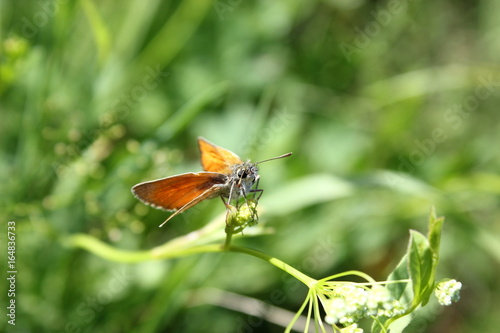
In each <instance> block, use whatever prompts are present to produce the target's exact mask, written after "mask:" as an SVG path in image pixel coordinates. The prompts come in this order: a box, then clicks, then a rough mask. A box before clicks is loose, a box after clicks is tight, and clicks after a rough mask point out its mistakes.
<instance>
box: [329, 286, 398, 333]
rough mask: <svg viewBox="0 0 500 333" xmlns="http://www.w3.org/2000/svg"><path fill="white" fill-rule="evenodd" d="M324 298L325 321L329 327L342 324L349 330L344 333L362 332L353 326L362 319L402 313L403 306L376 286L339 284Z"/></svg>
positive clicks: (385, 289)
mask: <svg viewBox="0 0 500 333" xmlns="http://www.w3.org/2000/svg"><path fill="white" fill-rule="evenodd" d="M326 296H328V299H327V300H326V304H324V307H325V311H326V317H325V321H326V322H327V323H328V324H329V325H334V324H342V325H343V326H346V327H345V329H351V330H349V331H346V332H355V333H358V332H362V330H361V329H360V328H357V326H356V327H353V324H354V323H356V322H357V321H358V320H360V319H361V318H363V317H369V316H385V317H393V316H395V315H398V314H401V313H404V308H403V306H402V305H401V304H400V303H399V301H397V300H394V299H392V297H391V295H390V293H389V290H387V288H385V287H382V286H378V285H377V286H374V287H372V288H370V289H367V288H362V287H358V286H356V284H355V283H339V284H337V285H336V286H335V287H334V288H333V289H332V290H331V292H330V293H328V294H327V295H326ZM342 332H344V331H342Z"/></svg>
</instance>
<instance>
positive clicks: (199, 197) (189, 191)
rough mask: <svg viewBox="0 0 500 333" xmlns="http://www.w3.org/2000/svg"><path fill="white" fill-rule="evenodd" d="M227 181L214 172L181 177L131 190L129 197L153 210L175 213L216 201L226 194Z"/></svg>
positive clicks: (163, 179) (150, 183) (149, 183)
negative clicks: (212, 199) (136, 199)
mask: <svg viewBox="0 0 500 333" xmlns="http://www.w3.org/2000/svg"><path fill="white" fill-rule="evenodd" d="M226 181H227V177H226V176H225V175H222V174H219V173H215V172H197V173H192V172H190V173H184V174H181V175H177V176H172V177H167V178H162V179H157V180H152V181H149V182H144V183H140V184H137V185H135V186H134V187H132V193H133V194H134V195H135V196H136V197H137V198H138V199H139V200H141V201H143V202H144V203H146V204H148V205H151V206H153V207H155V208H160V209H164V210H174V211H178V213H180V212H182V211H185V210H186V209H188V208H191V207H193V206H194V205H196V204H197V203H199V202H201V201H203V200H205V199H210V198H213V197H216V196H217V195H218V194H220V193H221V192H223V191H224V190H225V186H224V185H225V183H226Z"/></svg>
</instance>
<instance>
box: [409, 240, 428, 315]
mask: <svg viewBox="0 0 500 333" xmlns="http://www.w3.org/2000/svg"><path fill="white" fill-rule="evenodd" d="M410 234H411V237H410V244H409V246H408V258H409V259H410V260H409V262H408V269H409V272H410V278H411V280H412V282H413V293H414V299H413V302H412V303H413V306H417V305H418V304H419V303H421V302H422V300H423V298H426V296H427V295H426V294H427V293H428V287H429V284H433V283H434V281H432V280H431V278H432V276H433V274H432V273H433V266H434V265H433V262H434V261H433V254H432V251H431V248H430V244H429V242H428V240H427V238H426V237H425V236H424V235H422V234H421V233H419V232H417V231H415V230H411V231H410Z"/></svg>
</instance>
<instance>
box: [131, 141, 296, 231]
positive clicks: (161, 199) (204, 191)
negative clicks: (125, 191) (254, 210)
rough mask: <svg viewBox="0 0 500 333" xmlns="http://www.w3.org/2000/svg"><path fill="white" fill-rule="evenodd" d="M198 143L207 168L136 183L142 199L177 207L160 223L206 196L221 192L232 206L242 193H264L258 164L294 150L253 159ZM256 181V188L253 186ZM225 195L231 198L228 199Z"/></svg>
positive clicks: (136, 194) (152, 203) (160, 206)
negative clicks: (263, 158) (254, 161)
mask: <svg viewBox="0 0 500 333" xmlns="http://www.w3.org/2000/svg"><path fill="white" fill-rule="evenodd" d="M198 145H199V148H200V153H201V165H202V166H203V170H205V171H204V172H188V173H183V174H180V175H176V176H171V177H167V178H162V179H157V180H152V181H149V182H144V183H140V184H137V185H135V186H134V187H132V193H133V194H134V195H135V197H136V198H138V199H139V200H141V201H142V202H144V203H146V204H148V205H151V206H153V207H155V208H160V209H164V210H169V211H175V213H173V214H172V215H170V217H169V218H168V219H167V220H166V221H165V222H163V223H162V224H161V225H160V227H161V226H162V225H164V224H165V223H167V222H168V221H169V220H170V219H171V218H173V217H174V216H176V215H177V214H180V213H182V212H184V211H186V210H188V209H189V208H191V207H193V206H194V205H196V204H198V203H200V202H202V201H203V200H206V199H212V198H215V197H217V196H220V197H221V199H222V201H223V202H224V204H225V205H226V206H228V203H231V202H233V201H235V202H236V203H238V200H239V199H240V198H242V197H243V198H245V200H246V199H247V194H249V193H260V195H261V194H262V192H263V191H264V190H262V189H258V188H257V187H258V183H259V178H260V176H259V169H258V168H257V164H259V163H262V162H266V161H270V160H274V159H277V158H283V157H287V156H290V155H291V154H292V153H288V154H284V155H281V156H278V157H274V158H271V159H268V160H264V161H260V162H257V163H251V162H250V161H247V162H243V161H242V160H241V159H240V158H239V157H238V156H237V155H236V154H234V153H233V152H231V151H229V150H227V149H224V148H221V147H219V146H216V145H214V144H213V143H210V142H208V141H207V140H205V139H204V138H202V137H199V138H198ZM254 185H255V187H256V188H253V187H254ZM260 195H259V197H260ZM224 198H227V200H228V201H227V202H226V201H225V200H224Z"/></svg>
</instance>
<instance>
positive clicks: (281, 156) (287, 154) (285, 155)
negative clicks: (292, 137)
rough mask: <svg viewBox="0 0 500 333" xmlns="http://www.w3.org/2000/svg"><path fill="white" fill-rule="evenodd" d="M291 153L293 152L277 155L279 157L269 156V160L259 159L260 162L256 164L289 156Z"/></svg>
mask: <svg viewBox="0 0 500 333" xmlns="http://www.w3.org/2000/svg"><path fill="white" fill-rule="evenodd" d="M290 155H292V153H286V154H283V155H280V156H277V157H273V158H268V159H267V160H263V161H259V162H257V163H255V164H260V163H264V162H267V161H272V160H277V159H278V158H283V157H288V156H290Z"/></svg>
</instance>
